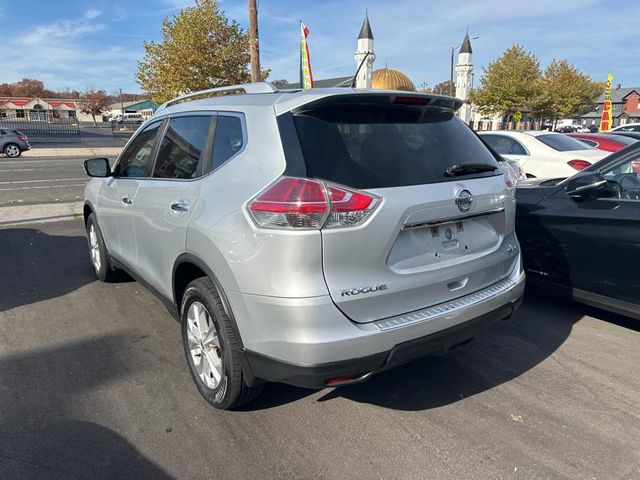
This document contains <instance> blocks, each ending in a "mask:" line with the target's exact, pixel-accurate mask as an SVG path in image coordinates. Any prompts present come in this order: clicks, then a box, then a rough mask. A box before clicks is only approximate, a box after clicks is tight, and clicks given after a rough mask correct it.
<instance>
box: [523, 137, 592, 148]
mask: <svg viewBox="0 0 640 480" xmlns="http://www.w3.org/2000/svg"><path fill="white" fill-rule="evenodd" d="M535 138H537V139H538V140H540V141H541V142H542V143H544V144H545V145H546V146H548V147H551V148H553V149H554V150H557V151H558V152H572V151H574V150H588V149H589V148H592V147H589V146H588V145H585V144H584V143H582V142H581V141H579V140H576V139H575V138H571V137H567V136H566V135H559V134H555V135H538V136H537V137H535Z"/></svg>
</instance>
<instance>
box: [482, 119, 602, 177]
mask: <svg viewBox="0 0 640 480" xmlns="http://www.w3.org/2000/svg"><path fill="white" fill-rule="evenodd" d="M478 134H479V135H480V137H481V138H482V139H483V140H484V141H485V142H486V143H487V144H488V145H489V146H490V147H491V148H493V150H495V151H496V152H497V153H498V154H500V155H501V156H503V157H504V158H507V159H509V160H515V161H516V162H518V163H519V164H520V166H521V167H522V168H523V169H524V171H525V173H526V175H527V177H529V178H532V177H536V178H559V177H568V176H570V175H572V174H574V173H575V172H576V171H577V170H582V169H584V168H586V167H588V166H589V165H591V164H592V163H595V162H597V161H598V160H600V159H602V158H604V157H605V156H606V153H604V152H601V151H599V150H596V149H594V148H591V147H588V146H586V145H585V144H584V143H581V142H579V141H578V140H576V139H574V138H570V137H567V136H566V135H563V134H560V133H553V132H542V131H524V132H516V131H511V130H504V131H502V130H501V131H486V132H478Z"/></svg>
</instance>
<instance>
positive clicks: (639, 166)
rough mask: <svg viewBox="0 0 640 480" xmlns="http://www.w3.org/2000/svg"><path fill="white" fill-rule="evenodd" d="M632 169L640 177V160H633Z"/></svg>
mask: <svg viewBox="0 0 640 480" xmlns="http://www.w3.org/2000/svg"><path fill="white" fill-rule="evenodd" d="M631 169H632V170H633V173H635V174H637V175H640V160H633V161H632V162H631Z"/></svg>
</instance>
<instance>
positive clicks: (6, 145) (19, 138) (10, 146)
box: [0, 128, 31, 158]
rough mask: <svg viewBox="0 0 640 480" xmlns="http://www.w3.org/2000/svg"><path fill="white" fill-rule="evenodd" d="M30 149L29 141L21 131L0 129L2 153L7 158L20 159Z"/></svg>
mask: <svg viewBox="0 0 640 480" xmlns="http://www.w3.org/2000/svg"><path fill="white" fill-rule="evenodd" d="M29 149H31V145H29V139H28V138H27V136H26V135H25V134H24V133H22V132H21V131H20V130H12V129H9V128H0V151H2V152H3V153H4V154H5V155H6V156H7V157H10V158H18V157H19V156H20V155H22V152H24V151H27V150H29Z"/></svg>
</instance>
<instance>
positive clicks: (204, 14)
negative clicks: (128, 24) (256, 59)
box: [136, 0, 250, 103]
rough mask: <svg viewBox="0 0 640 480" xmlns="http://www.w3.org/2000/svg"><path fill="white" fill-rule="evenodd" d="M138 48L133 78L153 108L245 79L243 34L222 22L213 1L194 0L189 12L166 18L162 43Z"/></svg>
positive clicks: (245, 38)
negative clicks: (140, 53) (141, 55)
mask: <svg viewBox="0 0 640 480" xmlns="http://www.w3.org/2000/svg"><path fill="white" fill-rule="evenodd" d="M143 46H144V50H145V56H144V58H143V59H142V60H141V61H140V62H138V73H137V75H136V77H137V80H138V83H139V84H140V86H141V87H142V89H143V90H144V91H146V92H150V93H151V98H152V99H153V100H154V101H155V102H158V103H162V102H165V101H167V100H169V99H171V98H174V97H176V96H178V95H180V94H184V93H187V92H192V91H196V90H203V89H207V88H215V87H222V86H225V85H233V84H237V83H245V82H248V81H249V79H250V75H249V70H248V64H249V39H248V36H247V33H246V32H245V31H244V30H243V29H242V28H241V27H240V26H239V25H238V23H237V22H236V21H234V20H229V19H228V18H227V17H226V16H225V14H224V12H223V11H222V10H221V9H220V5H219V4H218V1H217V0H195V5H194V6H192V7H188V8H185V9H183V10H182V11H180V13H179V14H177V15H174V16H173V17H172V18H170V19H169V18H166V19H165V20H164V21H163V23H162V41H161V42H159V43H158V42H144V45H143Z"/></svg>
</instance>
